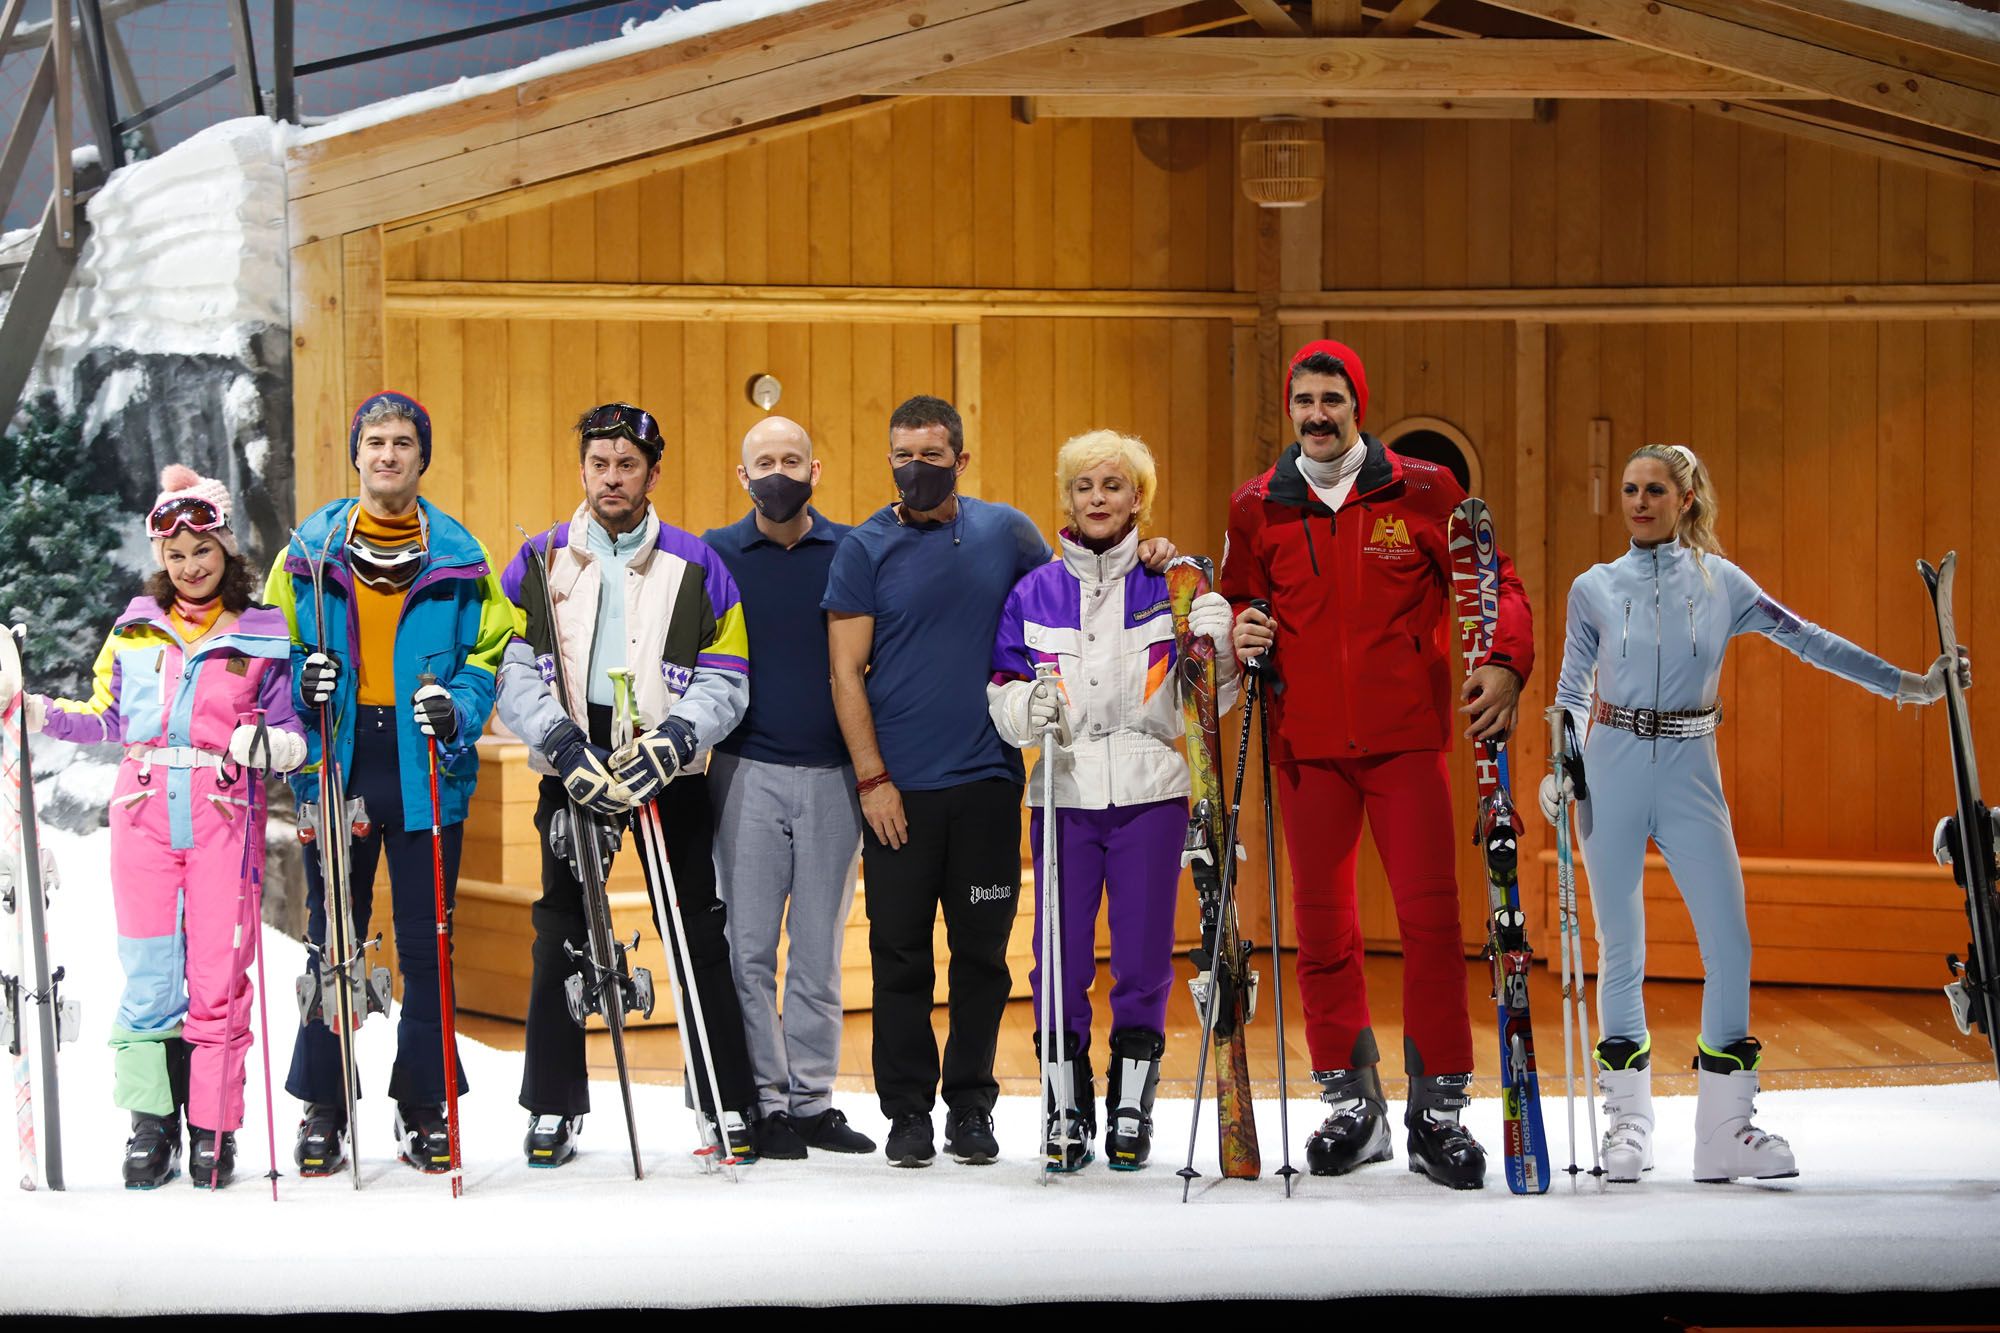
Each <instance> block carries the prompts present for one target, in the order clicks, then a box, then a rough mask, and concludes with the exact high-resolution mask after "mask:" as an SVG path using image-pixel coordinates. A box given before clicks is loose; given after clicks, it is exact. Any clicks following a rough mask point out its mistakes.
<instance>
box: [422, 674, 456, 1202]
mask: <svg viewBox="0 0 2000 1333" xmlns="http://www.w3.org/2000/svg"><path fill="white" fill-rule="evenodd" d="M417 680H418V683H419V684H421V685H423V686H425V687H429V686H432V685H435V684H437V677H436V676H434V675H432V674H431V673H430V672H428V671H426V672H424V673H423V674H422V675H420V676H418V677H417ZM424 739H425V740H426V741H428V742H429V743H430V744H429V750H430V761H431V875H432V879H433V882H434V883H435V885H436V888H437V950H438V1016H439V1017H440V1018H441V1019H442V1020H443V1024H442V1026H443V1028H444V1096H445V1130H446V1133H447V1135H448V1137H449V1138H450V1140H451V1197H452V1198H454V1199H456V1198H458V1197H459V1196H460V1195H461V1194H463V1193H464V1192H465V1170H464V1164H463V1162H462V1160H461V1159H460V1157H459V1151H458V1012H457V1008H456V1001H455V1000H454V998H453V996H452V990H451V909H450V908H449V907H447V906H446V904H445V887H444V830H443V829H442V828H441V827H440V825H441V823H442V821H443V812H442V809H441V807H440V806H439V804H438V742H437V737H436V736H431V735H426V736H425V737H424Z"/></svg>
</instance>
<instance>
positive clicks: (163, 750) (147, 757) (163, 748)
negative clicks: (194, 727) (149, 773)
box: [128, 745, 224, 772]
mask: <svg viewBox="0 0 2000 1333" xmlns="http://www.w3.org/2000/svg"><path fill="white" fill-rule="evenodd" d="M128 757H129V758H132V759H137V760H138V761H139V768H140V771H142V772H143V771H145V770H147V769H150V768H152V767H153V766H154V765H156V764H157V765H158V766H159V767H161V768H212V769H215V770H216V771H217V772H220V771H221V770H222V765H223V763H224V759H223V756H221V755H219V754H217V753H216V752H215V751H213V750H203V749H200V748H198V747H196V746H193V745H135V746H133V747H132V749H131V751H130V752H129V754H128Z"/></svg>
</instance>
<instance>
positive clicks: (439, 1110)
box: [396, 1102, 451, 1176]
mask: <svg viewBox="0 0 2000 1333" xmlns="http://www.w3.org/2000/svg"><path fill="white" fill-rule="evenodd" d="M396 1155H397V1156H398V1157H400V1158H402V1159H403V1160H404V1161H406V1162H408V1163H409V1164H410V1165H411V1166H414V1167H415V1168H417V1170H419V1171H421V1172H423V1173H424V1174H425V1175H427V1176H435V1175H441V1174H443V1173H444V1172H446V1171H449V1170H451V1126H450V1124H449V1123H448V1122H447V1121H446V1120H445V1115H444V1108H443V1107H442V1106H420V1105H416V1104H413V1103H406V1102H397V1103H396Z"/></svg>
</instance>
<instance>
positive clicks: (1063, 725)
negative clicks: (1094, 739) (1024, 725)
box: [1028, 677, 1075, 749]
mask: <svg viewBox="0 0 2000 1333" xmlns="http://www.w3.org/2000/svg"><path fill="white" fill-rule="evenodd" d="M1050 727H1054V728H1055V729H1056V744H1057V745H1059V746H1061V747H1063V748H1064V749H1068V748H1069V745H1070V742H1071V741H1073V740H1074V739H1075V736H1074V735H1073V734H1072V733H1071V731H1070V725H1069V701H1068V700H1067V699H1065V698H1063V690H1062V682H1061V681H1060V680H1057V679H1055V678H1054V677H1044V678H1042V679H1040V680H1037V681H1036V682H1035V684H1034V687H1033V688H1032V689H1030V690H1029V691H1028V730H1029V731H1031V732H1033V733H1034V734H1035V735H1037V736H1043V735H1046V734H1047V733H1048V730H1049V728H1050Z"/></svg>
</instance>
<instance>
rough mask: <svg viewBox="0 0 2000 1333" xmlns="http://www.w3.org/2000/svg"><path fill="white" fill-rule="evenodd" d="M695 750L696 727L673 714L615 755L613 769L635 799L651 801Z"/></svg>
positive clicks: (692, 755) (691, 757)
mask: <svg viewBox="0 0 2000 1333" xmlns="http://www.w3.org/2000/svg"><path fill="white" fill-rule="evenodd" d="M694 751H695V742H694V728H693V727H691V726H689V725H688V724H687V723H685V722H683V721H681V719H679V718H677V717H670V718H668V719H667V720H666V721H664V722H662V723H661V724H660V725H659V726H657V727H654V728H653V729H652V730H651V731H648V732H645V733H643V734H642V735H639V736H637V737H634V738H633V740H632V743H631V744H630V745H627V746H626V747H625V748H623V749H621V750H620V751H619V752H618V753H617V755H616V756H615V757H614V758H613V761H612V762H613V764H614V766H615V767H614V769H613V771H614V772H615V773H616V774H617V777H618V780H619V781H620V782H622V783H624V784H625V785H626V787H628V788H629V789H630V790H631V792H632V799H634V800H635V801H650V800H652V799H653V798H654V797H655V796H657V795H659V794H660V788H662V787H664V786H666V785H667V783H668V782H670V781H672V779H673V776H674V774H676V773H678V772H680V771H681V766H682V765H683V764H686V763H687V762H688V761H689V760H690V759H693V758H694Z"/></svg>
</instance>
